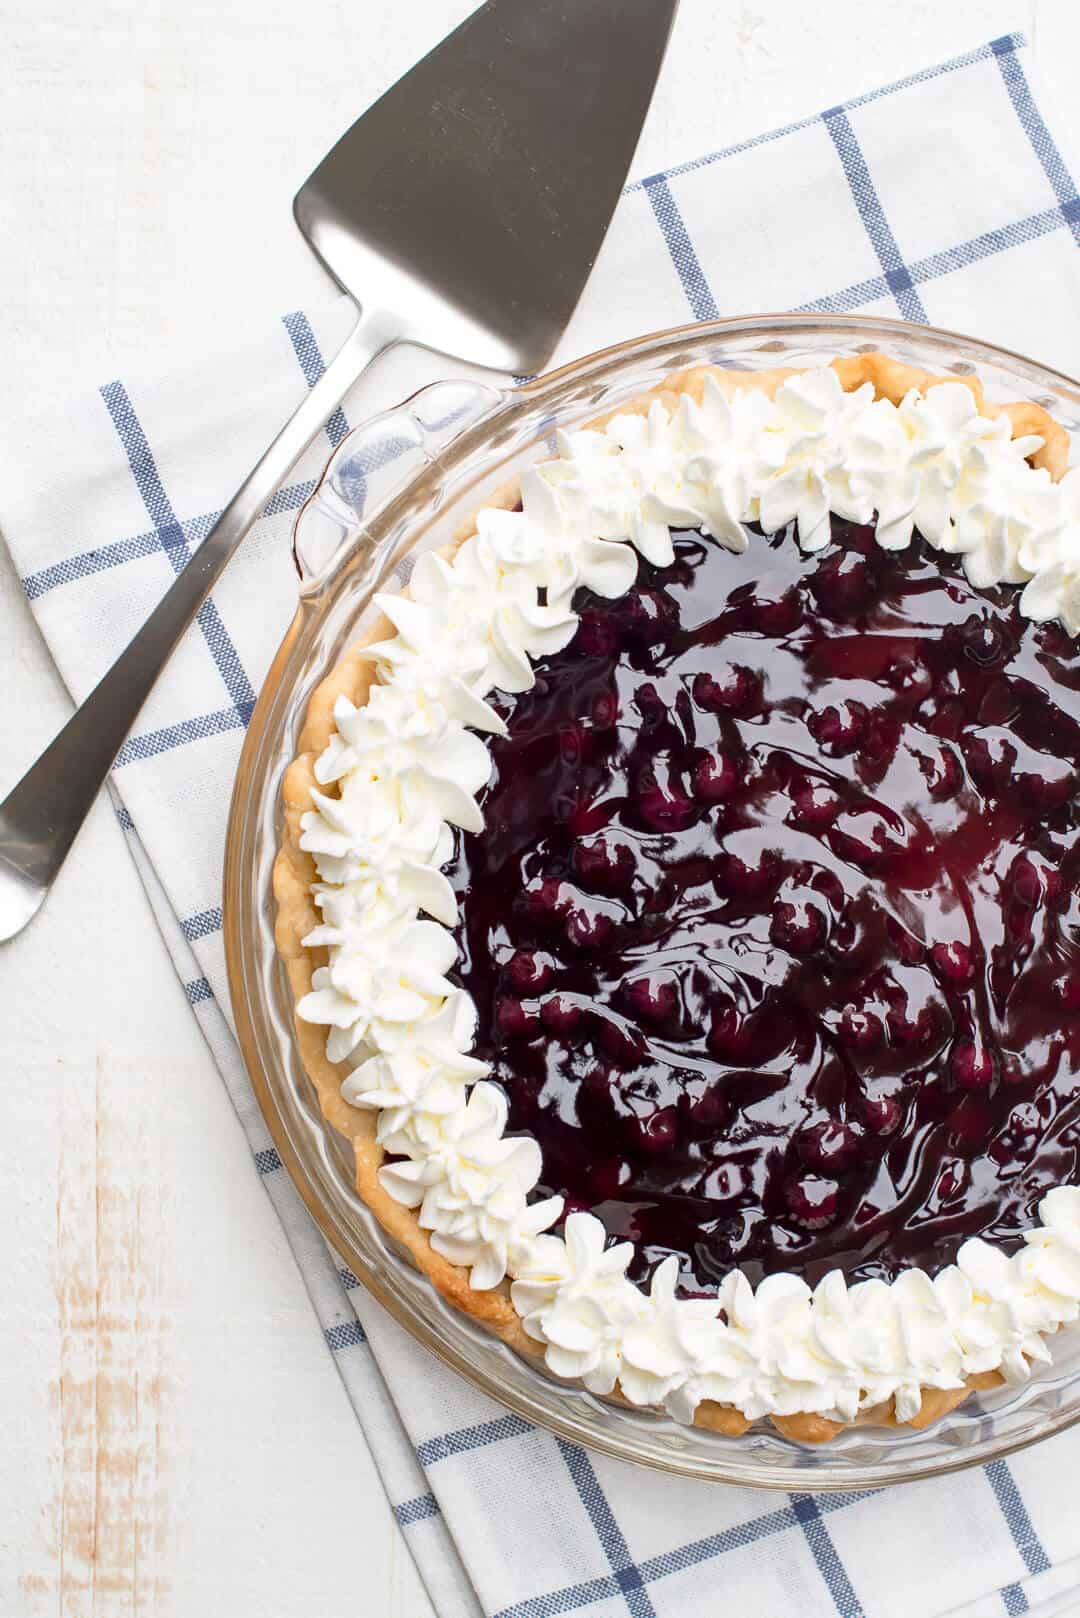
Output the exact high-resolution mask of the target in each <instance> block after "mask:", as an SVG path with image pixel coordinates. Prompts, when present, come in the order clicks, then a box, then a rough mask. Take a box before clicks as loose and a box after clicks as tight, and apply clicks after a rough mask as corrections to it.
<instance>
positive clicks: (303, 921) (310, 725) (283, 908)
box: [273, 353, 1069, 1443]
mask: <svg viewBox="0 0 1080 1618" xmlns="http://www.w3.org/2000/svg"><path fill="white" fill-rule="evenodd" d="M832 368H833V370H834V371H835V372H836V374H837V375H838V377H839V379H840V382H841V384H842V386H843V388H844V390H845V392H848V393H850V392H853V391H854V390H855V389H857V388H859V387H860V386H862V385H863V384H864V383H867V382H869V383H871V384H872V385H873V388H874V392H875V396H876V397H877V398H879V399H887V400H889V401H891V402H892V403H893V404H896V405H899V404H900V402H901V401H902V400H903V399H904V398H905V396H906V395H908V394H909V393H910V392H911V390H916V391H918V392H919V393H925V392H927V391H928V390H930V389H932V388H934V387H935V386H937V385H940V384H942V383H947V382H951V383H956V382H957V381H960V382H962V383H963V384H964V386H966V387H967V388H969V389H970V391H971V393H972V394H973V396H974V398H975V401H976V404H977V407H978V411H979V414H980V415H983V416H986V417H989V418H995V417H998V416H1007V417H1008V419H1009V421H1010V424H1011V432H1012V437H1013V438H1018V437H1022V436H1026V435H1029V434H1030V435H1035V436H1037V437H1039V438H1041V439H1042V445H1041V447H1040V448H1039V449H1038V450H1037V451H1036V452H1035V453H1034V454H1033V455H1032V456H1031V458H1030V459H1031V464H1032V465H1033V466H1036V467H1041V468H1044V469H1045V470H1046V471H1047V472H1048V473H1049V475H1050V478H1051V479H1052V480H1053V481H1055V482H1057V481H1059V480H1060V479H1061V478H1062V476H1063V475H1064V473H1065V471H1066V469H1067V464H1068V455H1069V438H1068V434H1067V433H1066V432H1065V430H1064V429H1063V428H1062V427H1061V426H1060V425H1059V424H1058V423H1056V422H1055V421H1053V419H1052V418H1051V417H1050V416H1049V415H1048V414H1047V412H1046V411H1045V410H1044V409H1042V408H1041V407H1040V406H1039V405H1036V404H1033V403H1031V402H1028V401H1019V402H1016V403H1012V404H1005V405H997V404H994V403H992V402H990V401H988V400H987V399H986V397H985V395H984V391H983V387H982V384H981V383H980V382H979V380H978V378H977V377H975V376H963V377H959V378H958V377H956V376H946V377H942V376H934V375H932V374H930V373H928V372H926V371H923V370H921V369H918V368H916V367H913V366H909V365H905V364H902V363H901V362H899V361H897V360H894V359H892V358H890V357H889V356H887V355H885V354H881V353H870V354H858V355H853V356H850V357H845V358H840V359H836V360H834V361H833V362H832ZM796 374H798V373H797V371H795V370H794V369H790V368H778V369H774V370H768V371H756V372H738V371H730V370H723V369H716V368H711V367H700V368H695V369H691V370H687V371H683V372H680V373H677V374H674V375H672V376H670V377H669V378H668V379H666V380H665V382H664V383H662V384H661V385H660V386H659V387H658V388H656V389H654V390H653V391H652V392H651V393H648V394H645V395H643V396H642V397H640V398H639V399H637V400H636V401H634V402H633V403H631V404H628V405H622V406H620V407H619V410H618V412H617V414H618V415H620V416H623V415H627V414H645V413H647V412H648V410H649V408H650V406H651V405H652V404H653V403H654V402H655V401H659V402H660V403H661V404H662V405H664V406H665V407H666V408H667V409H668V410H669V411H673V410H674V408H675V407H676V406H677V405H678V403H679V400H680V397H681V396H682V395H689V396H690V397H691V398H693V399H694V400H695V401H696V402H698V403H700V402H701V400H702V395H703V389H704V386H705V381H706V378H707V377H711V378H712V379H713V381H714V382H715V383H716V384H718V385H719V387H720V388H721V389H722V390H723V391H724V392H725V393H726V394H727V395H728V396H729V397H730V396H731V395H733V394H734V393H735V392H736V391H737V390H739V389H747V388H753V389H757V390H760V391H761V392H763V393H764V394H766V395H767V396H768V397H770V398H771V397H773V396H774V395H775V393H776V391H777V389H778V388H779V387H780V386H781V384H782V383H783V382H784V381H785V380H786V379H787V378H789V377H791V376H793V375H796ZM613 414H614V413H613ZM609 419H611V418H610V417H603V418H600V419H599V420H597V421H594V422H592V423H590V424H589V425H590V426H591V427H594V428H599V427H603V426H604V425H606V423H607V421H608V420H609ZM518 500H519V486H518V483H517V481H516V480H515V481H514V482H511V483H508V484H507V485H506V486H505V487H503V488H502V489H500V490H499V491H498V493H497V494H496V495H494V496H492V497H490V498H489V499H488V500H486V501H485V503H484V509H489V508H492V507H495V508H501V509H505V510H511V509H513V508H515V506H516V505H517V503H518ZM475 531H476V530H475V524H474V523H469V524H468V525H466V526H465V527H464V528H463V529H462V531H461V532H460V533H459V534H458V536H457V540H456V543H455V545H454V546H451V547H450V548H449V549H448V551H447V553H446V554H447V556H450V555H452V554H453V553H454V551H456V549H457V547H458V546H460V544H462V543H463V542H464V540H465V539H467V538H468V537H469V536H470V535H471V534H473V533H474V532H475ZM394 633H395V629H394V626H393V625H392V624H391V623H390V622H389V620H388V619H387V618H386V617H385V616H381V615H380V616H379V617H378V618H377V619H375V621H373V622H371V623H370V624H369V625H368V626H367V627H366V628H365V632H364V634H363V636H362V638H361V639H359V640H358V641H357V642H356V643H355V644H354V645H353V646H352V647H351V648H350V649H349V651H348V652H347V653H346V654H345V655H344V656H343V657H342V658H341V660H340V661H339V662H338V663H337V665H336V666H335V667H334V668H333V669H331V670H330V671H329V672H328V673H327V675H326V677H325V678H324V679H323V680H322V682H321V683H320V684H319V685H318V687H317V688H316V690H315V691H314V693H313V695H312V698H311V701H310V703H309V706H308V710H307V714H306V718H305V722H304V725H303V729H302V731H301V734H300V738H299V743H298V754H297V757H296V758H295V760H294V761H293V763H292V764H291V765H290V766H289V768H288V770H287V771H286V774H285V778H284V784H283V793H282V798H283V809H284V823H283V829H282V837H281V846H280V850H279V853H278V855H277V859H276V863H275V866H274V878H273V887H274V896H275V899H276V904H277V918H276V929H275V936H276V943H277V948H278V951H279V953H280V956H281V958H282V960H283V962H284V964H285V967H286V970H287V973H288V978H289V984H290V988H291V991H292V995H293V999H294V1002H295V1003H296V1004H299V1002H300V1001H301V1000H302V999H303V998H304V996H305V995H307V994H308V993H309V992H310V991H311V988H312V978H313V974H314V973H315V971H316V970H317V969H318V968H319V967H320V966H323V965H325V964H326V962H327V959H328V952H327V950H326V949H325V948H323V947H307V946H305V944H304V942H303V940H304V939H305V938H306V937H307V936H308V935H309V934H310V933H311V932H312V931H313V930H314V929H315V928H316V927H318V926H319V924H320V922H321V920H322V917H321V916H320V913H319V910H318V909H317V907H316V904H315V902H314V897H313V885H314V884H315V883H316V882H317V881H318V876H317V872H316V867H315V863H314V860H313V858H312V856H311V854H309V853H307V852H306V851H305V850H304V849H303V848H302V847H301V821H302V817H303V816H304V815H305V814H306V813H308V811H310V810H311V809H312V807H313V804H312V791H313V789H315V788H316V787H317V782H316V776H315V764H316V760H317V759H318V758H319V757H320V755H321V754H322V753H323V751H324V749H325V748H326V747H327V745H328V743H329V742H330V740H331V737H332V735H333V733H334V731H335V721H334V706H335V703H336V701H337V700H338V698H339V697H342V696H344V697H347V698H348V699H349V700H350V701H351V702H352V703H353V704H355V705H356V706H357V707H362V706H363V705H364V704H365V703H366V702H367V699H368V695H369V692H370V690H371V686H372V683H373V680H374V678H375V675H374V670H373V664H372V662H371V661H369V660H368V659H367V658H366V656H365V652H366V649H367V648H368V647H369V646H371V645H372V644H374V643H376V642H380V641H383V640H386V639H387V638H389V637H391V636H393V635H394ZM295 1028H296V1039H297V1044H298V1048H299V1052H300V1056H301V1059H302V1061H303V1064H304V1067H305V1069H306V1070H307V1073H308V1075H309V1077H310V1079H311V1082H312V1084H313V1085H314V1087H315V1090H316V1092H317V1094H318V1098H319V1103H320V1106H321V1108H322V1111H323V1114H324V1116H325V1118H326V1120H327V1122H328V1123H329V1124H330V1125H331V1126H332V1127H333V1128H334V1129H335V1130H337V1131H338V1132H339V1133H340V1134H341V1135H343V1136H344V1137H345V1138H346V1139H348V1140H349V1141H350V1142H351V1143H352V1146H353V1150H354V1152H355V1159H356V1186H357V1190H358V1191H359V1194H360V1195H361V1197H362V1198H363V1199H364V1201H365V1202H366V1203H367V1204H368V1206H369V1207H370V1208H371V1209H372V1211H373V1212H374V1214H375V1216H376V1217H377V1219H378V1220H379V1222H380V1223H381V1225H382V1226H383V1228H384V1229H385V1230H386V1232H387V1233H388V1235H390V1236H391V1237H393V1238H394V1240H395V1241H397V1242H399V1243H400V1244H401V1245H402V1246H403V1247H405V1248H406V1249H407V1250H408V1252H409V1253H410V1254H411V1255H412V1257H413V1258H414V1259H415V1261H416V1263H417V1264H418V1265H419V1266H420V1268H421V1269H422V1270H423V1271H424V1272H425V1273H426V1275H427V1276H428V1277H429V1278H430V1280H431V1281H432V1282H433V1283H434V1285H435V1286H436V1287H437V1288H438V1290H439V1292H440V1293H441V1294H442V1295H443V1297H444V1298H445V1299H447V1300H448V1301H449V1302H450V1303H451V1304H453V1305H454V1306H455V1307H456V1308H458V1309H460V1310H462V1311H463V1312H465V1313H467V1314H468V1315H470V1316H472V1317H473V1318H474V1319H476V1320H479V1321H482V1322H483V1323H484V1325H485V1326H487V1327H488V1328H489V1329H490V1330H492V1331H493V1332H495V1333H496V1334H497V1335H498V1336H499V1337H500V1338H501V1339H502V1340H503V1341H504V1342H506V1343H507V1344H509V1345H510V1346H511V1347H513V1348H514V1349H515V1350H517V1351H518V1352H520V1353H523V1354H525V1355H528V1356H530V1357H532V1358H539V1357H541V1356H542V1353H543V1348H542V1345H541V1344H540V1343H538V1342H537V1341H535V1340H534V1339H533V1338H532V1337H530V1336H529V1334H528V1333H527V1332H526V1330H525V1329H524V1326H523V1323H522V1319H521V1317H520V1316H519V1315H518V1313H517V1312H516V1310H515V1308H514V1306H513V1304H512V1302H511V1298H510V1285H509V1282H508V1281H505V1280H504V1281H503V1282H502V1283H501V1285H499V1286H498V1287H496V1288H494V1289H492V1290H490V1291H477V1290H475V1289H474V1288H473V1287H472V1286H471V1285H470V1282H469V1272H468V1270H467V1269H465V1268H463V1267H460V1266H458V1265H455V1264H453V1263H450V1262H449V1261H448V1260H447V1259H446V1258H444V1257H442V1256H441V1255H440V1254H439V1253H438V1252H436V1251H435V1250H434V1248H433V1247H432V1245H431V1241H430V1239H429V1235H428V1233H427V1231H426V1230H424V1229H422V1228H421V1225H420V1222H419V1218H418V1211H417V1210H414V1209H411V1208H408V1207H405V1206H403V1205H402V1204H401V1203H400V1202H398V1201H395V1200H394V1199H393V1198H392V1197H391V1196H390V1195H389V1194H388V1193H387V1191H386V1190H385V1189H384V1187H383V1185H382V1184H381V1182H380V1178H379V1169H380V1167H381V1166H382V1164H383V1162H384V1156H385V1154H384V1152H383V1149H382V1148H381V1146H380V1145H379V1144H378V1141H377V1138H376V1127H377V1116H378V1115H377V1114H376V1113H375V1112H373V1111H371V1110H366V1109H361V1108H358V1107H354V1106H351V1105H350V1104H349V1103H347V1102H346V1101H345V1100H344V1099H343V1097H342V1094H341V1086H342V1082H343V1080H344V1079H345V1078H346V1077H347V1075H348V1074H349V1072H350V1068H349V1065H348V1064H347V1063H344V1062H342V1063H334V1062H332V1061H330V1060H329V1058H328V1056H327V1053H326V1030H325V1028H324V1027H323V1026H321V1025H316V1024H314V1023H311V1022H307V1021H305V1020H304V1019H303V1018H302V1017H301V1016H299V1015H297V1016H296V1018H295ZM762 1217H764V1216H762ZM1001 1381H1002V1377H1001V1374H1000V1373H999V1372H997V1371H989V1372H983V1373H980V1374H977V1375H973V1376H970V1377H969V1378H968V1379H967V1381H966V1383H965V1384H964V1385H963V1386H961V1387H958V1388H951V1389H940V1388H925V1389H924V1390H923V1396H922V1406H921V1409H920V1410H919V1413H918V1414H917V1415H916V1416H915V1417H914V1418H913V1419H912V1420H911V1421H910V1423H909V1424H910V1425H911V1426H914V1427H919V1428H921V1427H925V1426H927V1425H929V1424H930V1423H932V1422H934V1421H936V1420H938V1419H939V1418H940V1417H941V1416H942V1415H944V1414H945V1413H946V1412H947V1411H949V1410H951V1409H953V1408H954V1407H955V1406H956V1405H958V1404H959V1403H961V1401H962V1400H963V1399H965V1398H966V1397H967V1396H968V1394H969V1393H970V1392H972V1391H974V1390H979V1389H986V1388H990V1387H993V1386H996V1385H997V1384H999V1383H1000V1382H1001ZM615 1396H616V1397H621V1395H620V1394H619V1392H618V1390H617V1391H616V1395H615ZM769 1419H770V1420H771V1421H772V1423H773V1425H774V1426H775V1427H776V1428H777V1429H778V1430H779V1431H780V1432H782V1433H784V1434H785V1435H786V1436H788V1437H789V1438H792V1439H795V1440H798V1441H800V1442H804V1443H818V1442H822V1441H824V1440H827V1439H830V1438H832V1437H834V1436H835V1435H836V1434H837V1433H838V1432H839V1431H841V1429H842V1426H843V1425H845V1424H843V1423H840V1422H837V1421H834V1420H830V1419H828V1418H826V1417H823V1416H821V1415H815V1414H809V1413H805V1412H804V1413H797V1414H794V1415H787V1416H779V1415H774V1416H772V1417H770V1418H769ZM694 1420H695V1422H696V1423H697V1424H698V1425H700V1426H703V1427H707V1428H711V1429H714V1430H716V1431H718V1432H721V1433H724V1434H729V1435H737V1434H739V1433H742V1432H744V1431H745V1430H746V1429H747V1428H748V1426H749V1425H750V1421H749V1420H748V1418H747V1417H746V1416H745V1415H744V1414H743V1413H742V1412H741V1411H740V1410H739V1409H736V1408H734V1407H732V1406H730V1405H722V1404H718V1403H716V1402H715V1401H710V1400H706V1401H704V1402H702V1403H701V1404H699V1405H698V1407H697V1411H696V1414H695V1417H694ZM857 1420H858V1421H859V1422H873V1423H877V1424H882V1423H884V1424H889V1425H893V1424H895V1423H896V1415H895V1410H894V1403H893V1401H892V1400H888V1401H886V1402H885V1403H883V1404H880V1405H876V1406H873V1407H871V1408H869V1409H866V1410H862V1411H860V1413H859V1416H858V1418H857Z"/></svg>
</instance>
